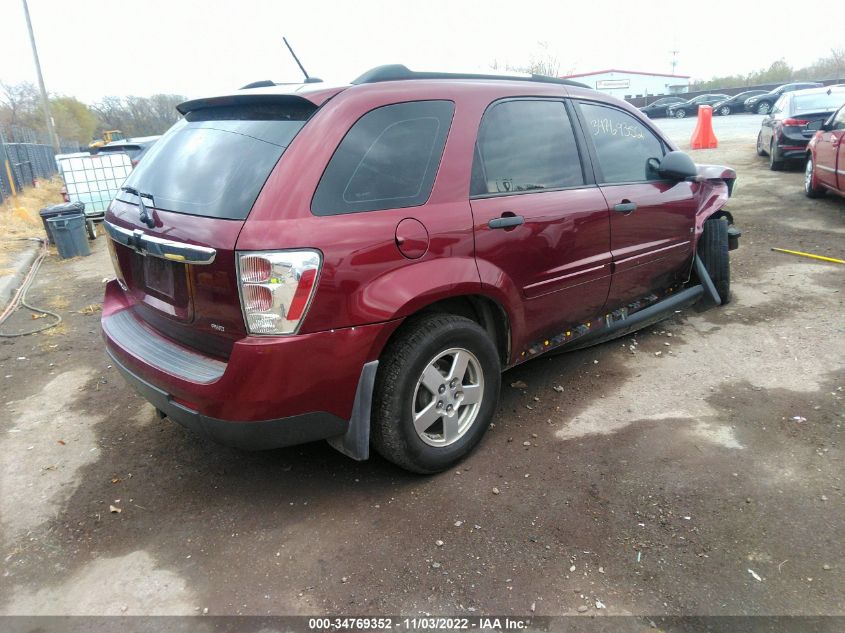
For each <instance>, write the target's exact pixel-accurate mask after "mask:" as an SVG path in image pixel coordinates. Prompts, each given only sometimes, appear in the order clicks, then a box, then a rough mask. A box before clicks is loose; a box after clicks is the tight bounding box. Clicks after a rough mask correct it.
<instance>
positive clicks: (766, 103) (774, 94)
mask: <svg viewBox="0 0 845 633" xmlns="http://www.w3.org/2000/svg"><path fill="white" fill-rule="evenodd" d="M821 86H822V84H820V83H816V82H814V81H799V82H797V83H792V84H784V85H783V86H778V87H777V88H775V89H774V90H772V91H770V92H767V93H765V94H762V95H760V96H758V97H751V98H749V99H746V100H745V106H744V108H745V111H746V112H756V113H757V114H768V113H769V112H770V111H771V109H772V106H773V105H774V104H775V101H777V100H778V99H780V97H781V95H783V94H786V93H787V92H794V91H796V90H806V89H808V88H821Z"/></svg>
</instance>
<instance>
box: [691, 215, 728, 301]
mask: <svg viewBox="0 0 845 633" xmlns="http://www.w3.org/2000/svg"><path fill="white" fill-rule="evenodd" d="M698 256H699V257H701V261H702V262H703V263H704V267H705V268H706V269H707V272H708V274H709V275H710V279H712V280H713V285H714V286H716V291H717V292H718V293H719V297H720V298H721V299H722V305H724V304H726V303H729V302H730V300H731V260H730V251H729V243H728V221H727V219H726V218H710V219H709V220H707V221H706V222H705V223H704V232H703V233H702V234H701V239H699V240H698Z"/></svg>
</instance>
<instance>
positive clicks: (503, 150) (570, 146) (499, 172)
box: [470, 100, 584, 196]
mask: <svg viewBox="0 0 845 633" xmlns="http://www.w3.org/2000/svg"><path fill="white" fill-rule="evenodd" d="M583 184H584V172H583V170H582V169H581V159H580V158H579V155H578V145H577V144H576V142H575V134H574V133H573V131H572V123H571V122H570V121H569V116H568V115H567V113H566V107H565V106H564V105H563V102H561V101H529V100H524V101H523V100H520V101H504V102H502V103H497V104H494V105H492V106H491V107H490V108H489V109H488V110H487V112H485V113H484V118H483V119H482V120H481V126H480V128H479V130H478V143H477V145H476V153H475V161H474V164H473V178H472V185H471V188H470V195H473V196H478V195H484V194H491V193H493V194H496V193H500V194H508V193H517V192H524V191H535V190H536V191H541V190H543V189H559V188H561V187H577V186H579V185H583Z"/></svg>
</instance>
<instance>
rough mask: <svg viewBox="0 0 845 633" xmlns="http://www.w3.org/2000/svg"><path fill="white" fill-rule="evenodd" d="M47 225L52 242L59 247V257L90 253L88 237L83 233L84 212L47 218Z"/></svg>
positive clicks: (67, 257) (64, 257) (65, 257)
mask: <svg viewBox="0 0 845 633" xmlns="http://www.w3.org/2000/svg"><path fill="white" fill-rule="evenodd" d="M47 226H48V227H49V228H50V231H49V232H50V234H51V235H52V236H53V240H54V242H53V243H54V244H55V245H56V248H58V249H59V257H61V258H62V259H69V258H71V257H80V256H82V257H84V256H86V255H90V254H91V248H90V247H89V246H88V237H87V236H86V234H85V214H84V213H77V214H76V215H60V216H57V217H54V218H47Z"/></svg>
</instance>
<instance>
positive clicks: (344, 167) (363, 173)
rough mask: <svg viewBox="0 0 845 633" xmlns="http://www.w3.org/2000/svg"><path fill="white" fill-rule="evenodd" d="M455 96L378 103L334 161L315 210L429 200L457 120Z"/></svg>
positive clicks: (322, 181)
mask: <svg viewBox="0 0 845 633" xmlns="http://www.w3.org/2000/svg"><path fill="white" fill-rule="evenodd" d="M453 112H454V104H453V103H452V102H451V101H414V102H409V103H398V104H394V105H389V106H384V107H381V108H376V109H375V110H372V111H370V112H368V113H367V114H365V115H364V116H363V117H361V118H360V119H358V121H357V122H356V123H355V125H353V126H352V128H351V129H350V130H349V132H348V133H347V134H346V136H345V137H344V139H343V140H342V141H341V143H340V145H339V146H338V148H337V150H336V151H335V153H334V156H332V159H331V160H330V161H329V164H328V166H327V167H326V171H325V172H324V173H323V177H322V178H321V179H320V184H319V185H318V186H317V191H316V192H315V193H314V200H313V201H312V203H311V211H312V213H314V214H315V215H338V214H342V213H359V212H361V211H378V210H380V209H399V208H405V207H415V206H419V205H422V204H425V202H426V200H428V197H429V195H430V194H431V189H432V187H433V186H434V178H435V176H436V175H437V168H438V166H439V165H440V158H441V156H442V154H443V147H444V145H445V144H446V136H447V135H448V133H449V126H450V124H451V121H452V113H453Z"/></svg>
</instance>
